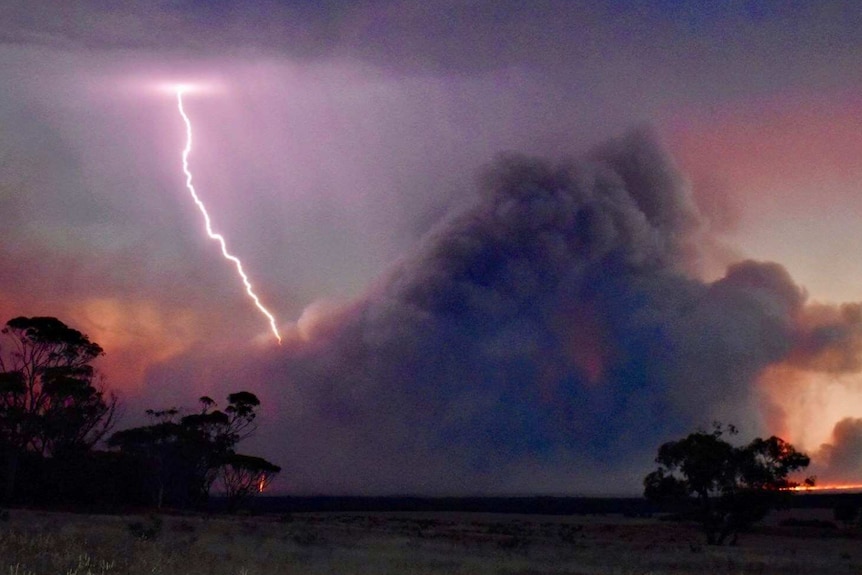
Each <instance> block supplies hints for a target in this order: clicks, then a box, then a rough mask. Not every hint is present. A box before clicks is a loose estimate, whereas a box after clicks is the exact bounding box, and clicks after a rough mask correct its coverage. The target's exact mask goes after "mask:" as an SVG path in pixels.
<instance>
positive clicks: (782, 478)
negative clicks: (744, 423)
mask: <svg viewBox="0 0 862 575" xmlns="http://www.w3.org/2000/svg"><path fill="white" fill-rule="evenodd" d="M725 434H729V435H735V434H736V429H735V428H734V427H733V426H728V427H727V428H724V427H723V426H722V425H721V424H716V425H715V427H714V429H713V431H712V432H705V431H698V432H696V433H692V434H689V435H688V436H687V437H685V438H683V439H680V440H678V441H669V442H667V443H665V444H663V445H662V446H661V447H660V448H659V450H658V456H657V457H656V460H655V461H656V463H658V464H659V467H658V469H656V470H655V471H653V472H652V473H650V474H649V475H647V476H646V478H644V495H645V496H646V497H647V498H648V499H651V500H654V501H659V502H683V501H691V502H693V503H695V505H696V512H695V517H696V518H697V520H698V521H699V522H700V523H701V524H702V526H703V529H704V532H705V534H706V538H707V543H709V544H710V545H721V544H723V543H724V542H725V541H726V540H727V538H728V537H731V536H732V537H733V539H732V541H733V542H735V541H736V538H737V535H738V533H739V532H740V531H742V530H745V529H747V528H749V527H750V526H751V525H753V524H754V523H755V522H757V521H759V520H761V519H762V518H763V517H765V516H766V514H767V513H768V512H769V511H770V510H771V509H773V508H775V507H777V506H779V505H780V504H781V503H782V502H783V501H784V500H785V499H786V497H788V496H789V495H791V494H792V489H793V488H794V487H798V486H799V485H800V483H798V482H796V481H793V480H791V479H789V476H790V474H791V473H793V472H796V471H799V470H801V469H804V468H805V467H807V466H808V464H809V463H810V459H809V457H808V456H807V455H805V454H804V453H800V452H798V451H796V449H795V448H794V447H793V446H792V445H791V444H789V443H787V442H786V441H784V440H783V439H781V438H779V437H775V436H772V437H769V438H768V439H762V438H760V437H758V438H755V439H754V440H752V441H751V443H749V444H748V445H743V446H734V445H732V444H731V443H729V442H727V441H725V440H724V439H722V437H723V436H724V435H725ZM804 482H805V483H806V484H809V485H813V483H814V479H813V478H807V479H805V480H804Z"/></svg>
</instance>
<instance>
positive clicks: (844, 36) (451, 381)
mask: <svg viewBox="0 0 862 575" xmlns="http://www.w3.org/2000/svg"><path fill="white" fill-rule="evenodd" d="M644 4H645V3H642V2H598V3H596V2H590V3H586V2H584V3H580V2H565V1H562V0H544V1H539V2H533V3H529V4H524V3H522V2H514V1H508V0H502V1H496V2H491V1H487V2H486V1H483V0H479V1H476V2H456V1H454V0H452V1H449V0H440V1H435V2H423V3H415V2H406V1H405V2H397V1H395V2H371V1H366V2H341V1H336V0H330V1H324V2H304V1H297V2H276V1H274V0H272V1H264V0H256V1H254V2H242V3H240V2H195V1H185V2H183V1H172V2H168V1H165V2H130V3H125V5H124V7H123V8H117V7H115V6H113V5H112V4H110V3H103V2H95V1H92V2H76V3H74V5H70V4H69V3H66V2H60V1H35V2H10V3H5V4H4V6H3V7H2V8H0V22H2V24H0V252H2V253H0V278H2V282H0V312H2V313H3V314H5V315H4V316H3V317H5V318H7V319H8V318H11V317H14V316H17V315H53V316H57V317H59V318H60V319H62V320H64V321H66V322H67V323H68V324H70V325H72V326H73V327H76V328H78V329H81V330H82V331H84V332H86V333H88V334H89V335H90V336H91V337H92V339H94V340H95V341H97V342H99V343H100V344H101V345H102V346H103V347H104V348H105V349H106V352H107V353H106V356H105V357H104V358H103V359H101V360H100V362H101V369H102V371H103V372H104V374H105V375H106V377H107V381H108V383H109V385H110V386H111V387H113V388H115V389H117V390H118V391H119V392H120V394H121V396H122V399H123V402H124V404H125V406H126V408H125V411H126V420H125V422H126V423H127V424H129V425H132V424H135V423H138V422H140V415H139V414H141V413H142V412H143V410H144V409H146V408H149V407H156V408H158V407H167V406H170V405H192V404H194V401H195V399H196V398H197V397H198V396H200V395H202V394H208V395H212V396H213V397H216V398H217V399H218V398H222V397H224V396H226V394H227V393H229V392H232V391H235V390H238V389H248V390H249V391H253V392H255V393H257V394H258V395H259V396H260V397H261V398H262V399H263V403H264V405H263V410H264V413H263V417H262V426H261V429H260V431H259V434H258V437H257V438H256V439H254V440H250V442H251V443H250V444H249V450H250V451H255V450H256V451H257V452H260V453H261V454H262V455H264V456H265V457H267V458H269V459H271V460H273V461H274V462H276V463H279V464H280V465H282V466H283V467H284V469H285V473H284V474H283V476H284V477H282V478H281V479H280V485H279V489H281V490H284V491H290V492H319V491H324V492H339V493H404V492H410V493H452V492H457V493H475V492H482V493H511V492H518V493H524V492H542V493H597V492H602V491H608V490H610V491H613V492H637V491H638V489H639V483H640V479H641V477H642V476H643V475H645V474H646V472H648V471H649V468H650V465H651V460H652V457H653V456H654V452H655V448H656V447H657V446H658V445H659V443H661V442H662V441H665V440H668V439H671V438H674V437H677V436H678V435H680V434H682V433H685V432H687V431H690V430H692V429H694V428H695V427H697V426H708V425H709V424H710V422H711V421H712V419H713V418H717V417H720V418H721V419H723V420H725V421H728V422H731V421H732V422H735V423H737V424H738V425H740V427H741V428H742V429H743V430H745V431H746V432H748V433H780V434H781V435H782V436H783V437H785V438H786V439H789V440H790V441H793V442H795V443H797V444H799V445H801V446H802V447H803V448H804V449H807V450H808V451H809V452H811V453H815V452H816V453H818V454H819V455H818V458H817V462H816V464H817V466H819V467H818V468H817V472H818V474H819V475H820V476H821V477H822V478H829V477H830V474H831V477H834V478H835V480H836V481H837V480H839V479H840V480H842V481H849V480H853V479H854V478H855V479H856V480H857V482H862V450H860V447H859V446H860V445H862V419H859V418H860V417H862V414H860V406H862V379H860V375H859V369H860V365H862V364H860V363H859V358H860V356H859V355H858V345H859V343H860V341H862V339H860V334H862V331H860V329H862V320H860V312H859V308H858V305H856V304H854V302H860V301H862V259H860V258H859V257H858V254H859V253H862V231H860V229H862V228H860V227H859V226H858V222H859V221H860V219H862V193H860V183H862V136H860V134H862V130H860V129H862V98H860V96H859V94H860V93H862V92H860V88H862V71H860V69H859V66H858V62H859V61H860V58H862V53H860V52H862V32H860V30H862V26H860V24H862V21H860V20H862V9H860V8H859V7H857V6H856V5H855V3H853V2H820V3H810V4H804V5H799V4H788V3H785V2H743V1H740V2H731V3H722V4H721V6H720V7H715V8H709V9H707V8H704V7H703V5H702V3H698V2H669V1H668V2H651V3H646V4H648V5H647V6H644ZM178 82H189V83H195V84H196V85H199V86H202V87H205V89H201V90H198V91H196V92H193V93H189V94H187V96H186V97H185V108H186V111H187V112H188V114H189V117H190V119H191V121H192V124H193V126H194V135H195V143H194V148H193V151H192V153H191V156H190V159H189V161H190V167H191V170H192V172H193V173H194V182H195V186H196V188H197V190H198V192H199V194H200V195H201V197H202V199H203V200H204V202H205V203H206V204H207V206H208V207H209V209H210V213H211V215H212V218H213V224H214V227H215V228H216V230H217V231H220V232H221V233H223V234H224V235H225V236H226V238H227V241H228V247H229V250H230V251H231V252H232V253H234V254H236V255H237V256H239V257H240V258H241V259H242V261H243V263H244V266H245V269H246V271H247V272H248V274H249V276H250V278H251V280H252V282H253V283H254V285H255V288H256V291H257V293H258V294H259V295H260V297H261V299H262V300H263V302H264V304H265V305H266V306H267V307H268V308H269V309H270V310H271V311H272V312H273V314H274V315H275V316H276V318H277V319H278V321H279V325H280V328H281V330H282V332H283V333H284V335H285V342H284V344H283V345H281V346H278V345H276V344H275V342H274V341H273V338H272V335H271V334H270V333H269V332H268V329H267V324H266V321H265V318H263V317H262V316H261V315H260V314H259V313H258V312H257V310H256V309H255V308H254V307H253V306H252V305H251V304H250V302H249V300H248V299H247V298H246V297H245V295H244V293H243V291H242V288H241V285H240V283H239V282H238V280H237V278H236V275H235V272H234V269H233V268H232V266H231V265H229V264H228V263H227V262H225V261H224V260H223V259H222V258H221V256H220V254H219V252H218V247H217V245H216V244H215V243H213V242H212V241H210V240H208V239H207V238H206V237H205V235H204V233H203V222H202V221H201V218H200V214H199V213H198V212H197V209H196V208H195V206H194V205H193V204H192V203H191V200H190V198H189V196H188V193H187V191H186V190H185V188H184V179H183V175H182V166H181V161H180V160H181V158H180V154H181V151H182V148H183V146H184V143H185V141H184V137H185V134H184V126H183V123H182V119H181V118H180V116H179V114H178V111H177V108H176V96H175V94H173V93H171V91H170V90H166V89H165V86H166V85H171V84H174V83H178ZM728 266H730V267H728ZM4 321H5V320H4ZM839 422H840V424H839ZM836 424H839V425H837V426H836ZM825 443H828V444H830V446H828V447H825V448H822V449H821V445H822V444H825Z"/></svg>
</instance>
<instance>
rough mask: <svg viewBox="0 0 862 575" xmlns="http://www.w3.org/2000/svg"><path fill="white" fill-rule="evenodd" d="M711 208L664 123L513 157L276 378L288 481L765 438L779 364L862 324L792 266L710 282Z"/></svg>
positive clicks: (494, 485) (447, 486)
mask: <svg viewBox="0 0 862 575" xmlns="http://www.w3.org/2000/svg"><path fill="white" fill-rule="evenodd" d="M704 221H705V220H704V219H703V218H702V217H701V215H700V214H699V212H698V209H697V207H696V205H695V204H694V203H693V201H692V199H691V196H690V194H689V192H688V189H687V187H686V185H685V182H684V181H683V180H682V179H681V178H680V176H679V175H678V174H677V173H676V172H675V170H674V168H673V166H672V165H671V163H670V162H669V160H668V159H667V158H666V157H665V155H664V153H663V151H662V150H661V148H660V147H659V146H657V145H656V143H655V142H654V140H653V138H652V137H651V136H650V135H649V134H645V133H640V132H638V133H633V134H631V135H629V136H628V137H625V138H623V139H620V140H618V141H614V142H611V143H610V144H609V145H606V146H604V147H602V148H600V149H598V150H596V151H595V152H594V153H592V154H590V155H589V156H588V157H586V158H584V159H581V160H579V161H573V162H570V163H567V164H564V165H561V166H552V165H550V164H548V163H545V162H543V161H539V160H534V159H527V158H519V157H508V158H503V159H501V160H499V161H498V162H497V163H496V165H495V166H493V168H492V169H490V170H489V171H488V173H487V174H486V176H485V177H484V179H483V184H482V193H481V196H480V198H479V199H478V201H477V203H476V204H475V205H474V206H473V207H471V208H470V209H468V210H466V211H465V212H463V213H461V214H459V215H456V216H454V217H451V218H450V219H447V220H446V221H443V222H441V223H440V224H439V225H438V226H437V228H436V229H434V230H432V232H431V233H429V234H428V235H427V237H426V238H425V239H424V240H423V242H422V243H421V244H420V245H419V246H418V247H417V248H416V249H415V251H414V252H413V253H412V254H410V255H408V256H407V257H405V258H404V260H403V261H402V262H401V263H400V264H399V265H398V266H397V267H396V269H395V270H394V271H393V272H392V273H391V274H390V275H388V276H387V277H385V278H384V279H383V280H382V281H381V282H380V283H379V285H378V286H377V287H376V288H375V289H374V290H372V292H371V293H369V294H368V296H367V297H366V298H365V299H363V300H362V301H360V302H357V303H356V304H355V305H354V306H352V307H351V308H349V309H346V310H342V311H341V312H340V313H339V314H338V315H333V316H329V317H326V318H324V319H323V320H320V321H319V322H317V323H316V324H314V325H305V326H304V327H303V338H302V339H300V338H297V339H296V340H295V341H293V342H292V343H291V344H289V345H288V356H287V357H284V358H282V359H281V360H279V361H278V366H277V368H275V369H274V370H273V371H274V373H270V374H267V375H265V377H270V378H272V379H274V380H276V381H281V382H283V386H282V387H281V388H280V391H279V394H280V396H281V397H282V398H283V399H282V404H281V405H280V406H279V407H278V409H280V410H281V411H282V413H283V420H284V421H285V423H284V424H283V425H284V426H285V428H282V429H280V430H279V433H280V434H281V437H282V439H281V440H280V441H282V442H283V443H284V444H285V449H286V450H287V451H286V452H285V453H283V454H281V457H283V458H284V460H285V461H290V462H291V464H290V465H291V467H292V468H293V469H292V472H291V479H290V482H291V485H292V488H293V489H296V490H302V489H304V488H306V489H316V490H322V491H327V492H333V491H335V492H338V491H348V492H350V491H365V492H367V491H372V492H388V493H393V492H400V493H403V492H421V493H434V492H460V493H464V492H467V493H470V492H484V493H488V492H495V491H496V492H509V493H512V492H526V493H535V492H566V493H571V492H577V491H581V492H588V491H591V490H593V491H603V492H607V491H608V490H609V489H611V490H612V489H614V488H615V487H616V488H618V489H620V490H626V489H628V490H633V489H637V485H638V484H639V481H640V478H641V477H642V476H643V474H644V470H645V469H646V468H648V467H649V465H650V462H651V460H652V457H654V454H655V449H656V447H657V445H659V443H660V442H661V441H665V440H667V439H669V438H671V437H673V436H675V435H678V434H681V433H686V432H688V431H691V430H692V429H693V428H695V427H697V426H708V425H709V424H710V422H711V421H712V420H714V419H721V420H724V421H727V422H733V423H735V424H737V425H738V426H740V427H741V428H742V430H743V432H745V433H746V434H748V433H762V432H764V431H765V426H764V414H766V415H767V416H771V415H770V414H771V412H772V411H775V410H774V409H772V406H770V405H769V402H768V400H767V399H766V398H765V396H763V395H762V393H761V391H760V390H759V388H758V387H757V386H756V385H755V383H756V381H757V379H758V377H759V376H760V375H761V373H762V372H763V370H764V369H765V368H766V367H767V366H770V365H775V364H778V363H780V362H783V361H791V360H794V361H799V362H803V363H805V362H810V361H813V359H815V358H818V357H822V356H823V354H825V353H827V351H828V350H837V349H841V348H842V346H843V347H846V346H848V345H850V343H852V340H853V338H852V337H851V335H850V334H851V333H852V332H853V331H854V330H855V331H857V332H858V326H859V319H858V317H856V318H854V317H850V315H848V314H844V315H841V314H838V315H836V316H830V315H829V314H821V315H822V317H820V319H817V320H812V318H811V317H809V316H810V314H806V313H805V310H806V307H805V294H804V292H803V291H802V290H801V289H800V288H798V287H797V286H796V285H795V284H794V283H793V282H792V280H791V278H790V277H789V275H788V274H787V272H786V271H785V270H784V269H783V268H782V267H781V266H780V265H778V264H774V263H759V262H754V261H743V262H740V263H736V264H734V265H731V266H730V267H729V268H728V270H727V273H726V275H725V276H724V277H723V278H721V279H719V280H717V281H714V282H712V283H707V282H704V281H701V280H699V279H698V278H697V274H696V270H697V269H698V264H699V258H700V257H701V256H702V255H703V253H702V249H701V247H700V246H702V245H706V244H707V243H708V242H704V239H705V238H706V235H707V234H708V230H706V229H705V227H704V223H703V222H704ZM851 315H852V314H851ZM306 323H310V322H306ZM270 401H276V402H278V401H279V400H278V399H277V398H271V399H270Z"/></svg>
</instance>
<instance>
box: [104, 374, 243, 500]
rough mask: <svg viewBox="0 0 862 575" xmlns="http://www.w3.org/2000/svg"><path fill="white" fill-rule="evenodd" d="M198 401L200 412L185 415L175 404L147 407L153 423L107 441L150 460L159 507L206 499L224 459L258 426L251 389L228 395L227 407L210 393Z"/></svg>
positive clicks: (115, 435)
mask: <svg viewBox="0 0 862 575" xmlns="http://www.w3.org/2000/svg"><path fill="white" fill-rule="evenodd" d="M199 403H200V409H199V410H198V411H197V412H196V413H191V414H189V415H185V416H183V415H182V414H181V412H180V410H178V409H176V408H173V409H168V410H163V411H154V410H148V411H147V414H148V415H149V416H150V418H151V419H152V420H153V423H152V424H151V425H147V426H143V427H136V428H132V429H126V430H123V431H118V432H117V433H115V434H113V435H112V436H111V437H110V438H109V440H108V445H109V446H112V447H116V448H119V449H120V450H121V451H122V452H123V453H127V454H131V455H134V456H136V457H138V458H141V459H143V460H145V461H148V462H149V463H150V466H151V469H152V471H153V477H152V483H153V487H152V490H153V496H154V497H153V498H154V503H155V504H156V505H157V506H158V507H161V506H162V505H163V504H164V503H166V502H168V503H171V504H173V505H179V506H186V505H189V504H192V505H199V504H202V503H204V502H205V501H206V499H207V497H208V496H209V492H210V489H211V487H212V484H213V482H214V481H215V479H216V477H217V475H218V470H219V467H220V466H221V465H222V462H224V461H225V460H226V458H227V457H228V456H230V455H233V454H235V450H234V448H235V447H236V444H237V443H239V442H240V441H241V440H243V439H245V438H247V437H249V436H250V435H251V434H252V433H253V432H254V431H255V429H256V427H257V426H256V423H255V418H256V417H257V414H256V413H255V410H256V409H257V407H258V406H259V405H260V401H259V400H258V398H257V397H256V396H255V395H254V394H253V393H249V392H247V391H241V392H238V393H232V394H230V395H229V396H228V406H227V407H226V408H225V409H224V411H221V410H218V409H215V407H216V402H215V401H213V400H212V399H211V398H209V397H206V396H204V397H201V398H200V399H199Z"/></svg>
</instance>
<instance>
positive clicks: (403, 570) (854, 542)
mask: <svg viewBox="0 0 862 575" xmlns="http://www.w3.org/2000/svg"><path fill="white" fill-rule="evenodd" d="M772 523H773V525H765V526H763V527H760V528H758V529H757V530H756V531H755V532H753V533H748V534H744V535H743V536H742V537H741V538H740V542H739V545H737V546H735V547H707V546H705V545H703V544H702V537H701V535H700V533H699V532H698V531H697V529H696V528H695V527H692V526H686V525H679V524H671V523H667V522H661V521H658V520H654V519H630V518H623V517H619V516H564V517H551V516H536V515H532V516H512V515H494V514H469V513H375V514H361V513H326V514H322V513H318V514H311V513H309V514H305V513H303V514H294V515H283V516H272V517H269V516H267V517H247V518H229V517H200V516H164V517H153V516H93V515H73V514H63V513H48V512H38V511H25V510H13V511H12V512H11V513H10V516H9V519H8V521H5V522H2V523H0V575H7V574H8V575H25V574H28V575H29V574H37V575H43V574H45V575H57V574H61V575H86V574H99V575H101V574H145V573H146V574H153V573H162V574H177V575H180V574H189V575H192V574H201V575H203V574H207V575H210V574H213V575H217V574H231V575H263V574H276V573H284V574H297V575H300V574H309V575H323V574H327V575H329V574H331V575H353V574H363V575H366V574H367V575H371V574H375V575H409V574H417V575H418V574H422V575H426V574H427V575H431V574H444V573H445V574H464V575H467V574H476V575H484V574H500V575H563V574H566V575H587V574H638V575H646V574H655V575H658V574H670V573H674V574H684V573H692V574H698V575H708V574H728V575H730V574H732V575H741V574H749V573H751V574H773V573H774V574H779V573H780V574H782V575H788V574H790V575H792V574H800V575H801V574H806V575H808V574H824V575H825V574H828V575H837V574H854V573H855V574H862V533H860V531H859V530H858V529H857V530H855V531H853V530H843V529H831V530H817V529H812V528H788V527H779V526H777V525H776V524H775V523H776V521H775V520H773V522H772Z"/></svg>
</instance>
